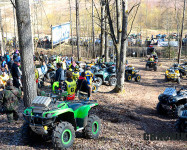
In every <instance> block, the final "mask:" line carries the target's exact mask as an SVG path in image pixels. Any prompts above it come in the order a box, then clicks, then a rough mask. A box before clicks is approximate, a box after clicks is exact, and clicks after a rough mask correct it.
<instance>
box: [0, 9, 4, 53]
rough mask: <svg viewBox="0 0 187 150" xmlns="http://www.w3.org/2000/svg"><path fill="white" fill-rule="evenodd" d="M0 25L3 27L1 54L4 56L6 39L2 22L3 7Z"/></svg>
mask: <svg viewBox="0 0 187 150" xmlns="http://www.w3.org/2000/svg"><path fill="white" fill-rule="evenodd" d="M0 27H1V56H4V53H5V52H4V50H5V40H4V31H3V24H2V16H1V9H0Z"/></svg>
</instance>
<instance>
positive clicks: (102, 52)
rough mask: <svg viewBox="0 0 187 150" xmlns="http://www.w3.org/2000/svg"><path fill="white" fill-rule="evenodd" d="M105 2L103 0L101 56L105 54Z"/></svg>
mask: <svg viewBox="0 0 187 150" xmlns="http://www.w3.org/2000/svg"><path fill="white" fill-rule="evenodd" d="M104 42H105V0H101V52H100V56H102V55H103V54H104V50H105V45H104Z"/></svg>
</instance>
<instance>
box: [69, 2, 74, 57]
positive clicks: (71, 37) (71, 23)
mask: <svg viewBox="0 0 187 150" xmlns="http://www.w3.org/2000/svg"><path fill="white" fill-rule="evenodd" d="M69 11H70V21H69V22H70V28H71V40H72V37H73V29H72V15H71V0H69ZM72 55H73V43H72Z"/></svg>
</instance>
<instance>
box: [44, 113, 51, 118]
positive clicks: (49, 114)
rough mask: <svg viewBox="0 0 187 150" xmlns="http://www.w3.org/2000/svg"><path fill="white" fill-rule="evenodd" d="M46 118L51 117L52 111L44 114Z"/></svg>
mask: <svg viewBox="0 0 187 150" xmlns="http://www.w3.org/2000/svg"><path fill="white" fill-rule="evenodd" d="M45 117H46V118H53V113H48V114H46V115H45Z"/></svg>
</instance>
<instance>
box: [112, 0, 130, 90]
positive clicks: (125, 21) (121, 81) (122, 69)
mask: <svg viewBox="0 0 187 150" xmlns="http://www.w3.org/2000/svg"><path fill="white" fill-rule="evenodd" d="M126 7H127V6H125V2H124V1H123V2H122V10H123V11H122V12H123V22H122V35H121V49H120V59H119V68H118V73H117V85H116V88H115V90H116V92H118V93H119V92H122V91H123V89H124V76H125V62H126V49H127V42H126V41H127V25H128V12H127V11H126V10H127V8H126Z"/></svg>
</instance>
